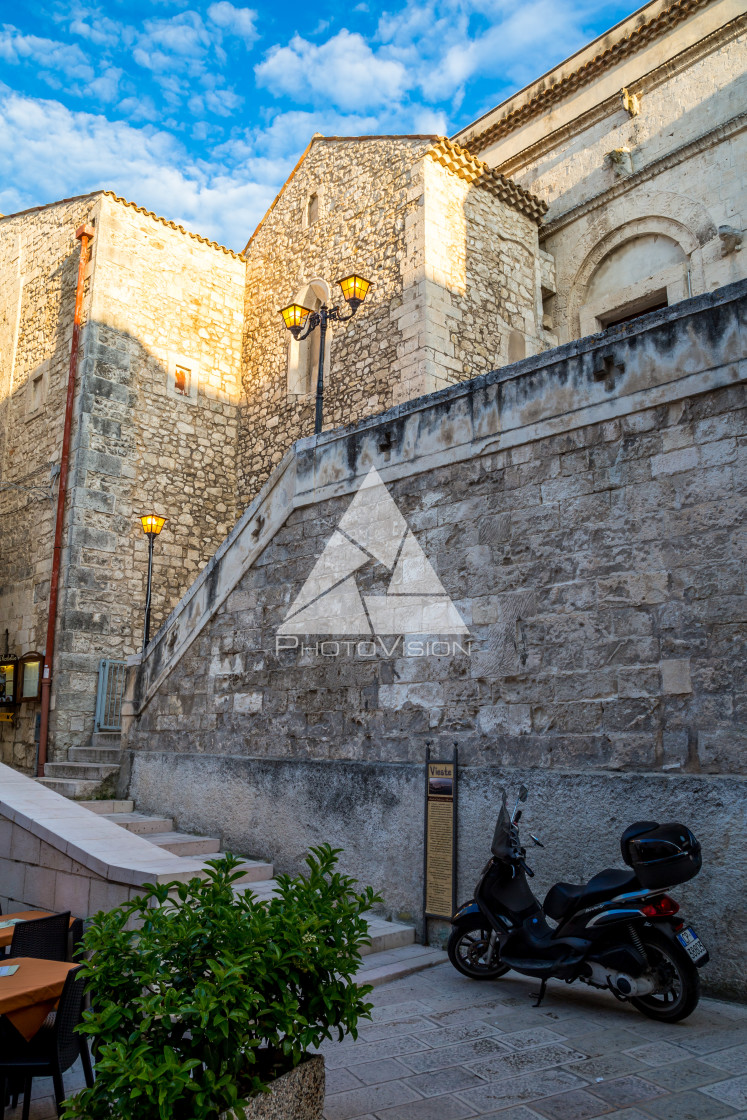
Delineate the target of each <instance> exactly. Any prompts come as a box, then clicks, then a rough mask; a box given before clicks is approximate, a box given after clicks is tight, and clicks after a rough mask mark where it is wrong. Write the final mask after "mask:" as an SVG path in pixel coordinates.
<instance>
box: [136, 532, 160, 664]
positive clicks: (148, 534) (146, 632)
mask: <svg viewBox="0 0 747 1120" xmlns="http://www.w3.org/2000/svg"><path fill="white" fill-rule="evenodd" d="M140 524H141V525H142V526H143V532H144V533H145V535H146V537H147V538H148V590H147V592H146V595H145V630H144V632H143V653H145V650H146V647H147V645H148V639H149V638H150V591H151V583H152V580H153V542H154V540H155V539H156V537H157V536H158V534H159V533H160V532H161V529H163V527H164V525H165V524H166V518H165V517H159V516H158V514H157V513H146V514H143V516H142V517H141V518H140Z"/></svg>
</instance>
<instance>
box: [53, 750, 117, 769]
mask: <svg viewBox="0 0 747 1120" xmlns="http://www.w3.org/2000/svg"><path fill="white" fill-rule="evenodd" d="M67 758H68V762H105V763H108V764H109V765H110V766H119V765H120V763H121V761H122V752H121V750H120V749H119V747H68V751H67Z"/></svg>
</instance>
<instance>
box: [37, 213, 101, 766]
mask: <svg viewBox="0 0 747 1120" xmlns="http://www.w3.org/2000/svg"><path fill="white" fill-rule="evenodd" d="M93 234H94V229H93V226H91V225H84V226H81V227H80V229H77V230H76V231H75V236H76V237H77V238H78V240H79V241H80V257H79V259H78V286H77V288H76V289H75V315H74V317H73V341H72V344H71V346H70V367H69V371H68V375H67V400H66V402H65V425H64V427H63V429H62V456H61V458H60V482H59V489H58V491H57V518H56V520H55V526H54V549H53V552H52V577H51V579H50V582H49V615H48V617H47V642H46V646H45V648H44V673H43V674H42V683H41V722H40V725H39V753H38V756H37V762H36V774H37V777H39V778H43V777H44V767H45V765H46V762H47V740H48V737H49V702H50V699H51V695H52V664H53V661H54V635H55V625H56V622H57V594H58V591H59V585H60V562H61V559H62V530H63V526H64V522H65V498H66V497H67V470H68V465H69V460H70V436H71V432H72V427H73V402H74V400H75V377H76V373H77V370H78V345H79V342H80V321H81V317H82V312H83V285H84V281H85V273H86V265H87V264H88V242H89V241H90V240H91V238H92V237H93Z"/></svg>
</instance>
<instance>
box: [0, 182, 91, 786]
mask: <svg viewBox="0 0 747 1120" xmlns="http://www.w3.org/2000/svg"><path fill="white" fill-rule="evenodd" d="M97 207H98V200H97V196H92V195H89V196H86V197H84V198H77V199H72V200H70V201H68V202H63V203H59V204H57V205H56V206H51V207H45V208H42V209H38V210H33V211H29V212H28V213H25V214H20V215H15V216H14V215H10V216H8V217H5V218H3V219H1V220H0V524H1V525H2V530H1V531H0V655H4V653H5V630H6V629H7V631H8V652H9V653H10V655H11V656H16V657H20V656H22V655H23V654H24V653H28V652H31V651H41V650H43V649H44V644H45V640H46V629H47V600H48V595H49V578H50V573H51V553H52V540H53V536H54V518H55V505H54V503H53V501H52V500H51V499H52V497H53V496H56V487H54V486H53V480H52V475H51V473H50V470H51V468H52V467H53V466H58V465H59V458H60V447H61V444H62V421H63V413H64V407H65V394H66V392H67V374H68V364H69V358H70V342H71V337H72V323H73V310H74V305H75V287H76V281H77V271H78V256H79V242H78V241H76V240H75V230H76V229H77V228H78V227H79V226H80V225H83V224H84V223H86V222H90V221H91V220H92V219H93V218H94V217H95V214H96V211H97ZM88 285H90V277H89V279H88V281H87V286H88ZM38 712H39V704H38V703H32V702H27V703H24V704H23V705H22V706H21V707H20V708H19V709H18V726H17V727H16V728H13V727H11V726H10V725H9V724H7V723H2V724H0V758H1V759H3V760H5V761H7V762H13V763H16V764H18V765H21V766H30V765H31V764H32V761H33V743H34V724H35V720H36V716H37V714H38Z"/></svg>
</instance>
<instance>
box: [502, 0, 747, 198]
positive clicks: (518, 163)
mask: <svg viewBox="0 0 747 1120" xmlns="http://www.w3.org/2000/svg"><path fill="white" fill-rule="evenodd" d="M745 28H747V15H744V16H739V17H738V18H737V19H734V20H731V22H730V23H727V24H725V25H724V26H723V27H719V28H717V30H716V31H713V32H711V34H710V35H706V36H705V38H703V39H699V40H698V42H697V43H693V45H692V46H691V47H688V48H687V49H686V50H684V51H681V53H680V54H678V55H676V56H675V58H671V59H668V60H667V61H666V62H664V63H662V65H661V66H657V67H656V68H655V69H653V70H649V72H648V73H647V74H643V75H641V77H640V78H636V80H635V82H634V84H633V88H634V90H635V92H636V93H637V94H639V95H640V94H643V95H644V96H647V95H648V94H650V93H651V92H652V91H653V90H655V89H657V88H658V87H659V86H661V85H663V83H664V82H667V81H669V80H670V79H671V78H673V77H675V76H676V75H677V74H681V73H682V72H683V71H684V70H687V69H688V68H689V67H691V66H692V65H694V63H696V62H699V61H700V60H701V59H702V58H706V57H707V56H708V55H709V54H712V53H713V52H714V51H716V50H718V49H719V48H720V47H722V46H723V45H724V44H725V43H728V42H731V40H732V39H735V38H736V37H737V36H738V35H740V34H741V33H742V32H743V31H744V30H745ZM617 110H620V111H621V112H622V111H623V110H622V109H621V103H620V93H619V91H618V92H615V93H614V94H613V95H612V96H611V97H607V98H605V100H604V101H601V102H600V103H599V104H598V105H595V106H594V108H593V109H589V110H588V112H586V113H582V114H581V115H580V116H578V117H576V118H575V119H574V120H572V121H569V122H568V123H567V124H564V125H562V126H561V127H560V128H557V129H555V130H554V131H553V132H549V133H548V134H547V135H546V136H542V137H541V138H540V139H539V140H537V141H536V142H535V143H534V144H530V145H529V146H528V147H526V148H522V150H521V151H520V152H517V153H516V155H514V156H511V157H510V158H509V159H507V160H505V161H504V162H503V163H500V164H498V165H497V170H498V171H500V172H501V173H502V174H503V175H507V176H511V175H515V174H516V173H517V172H520V171H522V170H523V169H524V168H525V167H527V166H528V165H529V164H531V163H534V162H535V161H536V160H538V159H541V158H542V157H543V156H545V155H547V153H548V152H554V151H555V150H556V149H557V147H558V146H559V145H560V144H563V143H565V142H567V141H568V140H570V139H572V137H574V136H577V135H579V134H580V133H582V132H586V131H587V129H589V128H593V127H594V125H595V124H598V123H599V122H600V121H603V120H606V119H607V118H608V117H609V116H610V115H611V114H612V113H614V112H616V111H617Z"/></svg>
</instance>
